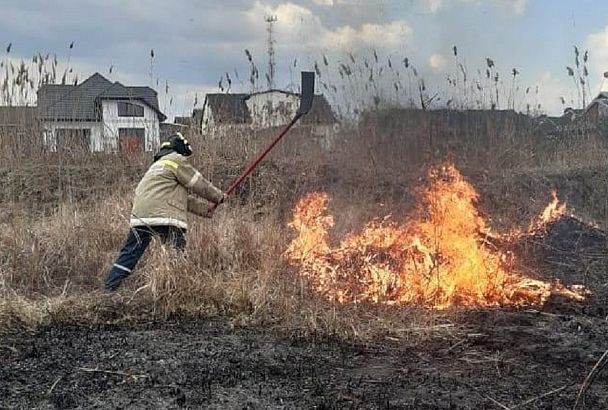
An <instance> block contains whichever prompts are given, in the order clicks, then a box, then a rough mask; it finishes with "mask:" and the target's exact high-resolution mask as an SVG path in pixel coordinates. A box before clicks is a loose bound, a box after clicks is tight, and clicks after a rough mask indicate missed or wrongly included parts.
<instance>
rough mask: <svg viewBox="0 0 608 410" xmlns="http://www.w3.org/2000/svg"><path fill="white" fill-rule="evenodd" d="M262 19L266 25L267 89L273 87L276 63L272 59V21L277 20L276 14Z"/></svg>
mask: <svg viewBox="0 0 608 410" xmlns="http://www.w3.org/2000/svg"><path fill="white" fill-rule="evenodd" d="M264 21H265V22H266V24H267V25H268V27H267V29H266V31H267V32H268V44H267V47H268V73H267V74H266V80H267V81H268V89H273V88H274V73H275V65H276V64H275V61H274V23H276V21H277V16H266V17H264Z"/></svg>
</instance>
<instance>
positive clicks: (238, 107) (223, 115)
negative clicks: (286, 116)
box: [193, 90, 337, 125]
mask: <svg viewBox="0 0 608 410" xmlns="http://www.w3.org/2000/svg"><path fill="white" fill-rule="evenodd" d="M271 92H279V93H282V94H287V95H293V96H298V94H295V93H292V92H289V91H283V90H268V91H263V92H258V93H254V94H207V96H206V98H205V107H204V109H208V108H209V109H211V110H212V112H213V119H214V121H215V122H216V123H220V124H221V123H224V124H250V123H251V113H250V112H249V108H248V107H247V103H246V100H247V99H248V98H250V97H251V96H254V95H259V94H266V93H271ZM196 111H197V110H195V112H194V114H193V115H194V116H195V115H196ZM201 115H202V113H201ZM336 122H337V120H336V117H335V115H334V112H333V110H332V109H331V106H330V105H329V102H328V101H327V99H326V98H325V96H323V95H315V96H314V99H313V103H312V108H311V110H310V112H309V113H308V115H306V116H305V117H304V118H302V124H309V125H313V124H324V125H327V124H335V123H336Z"/></svg>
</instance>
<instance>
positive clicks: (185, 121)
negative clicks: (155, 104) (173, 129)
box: [173, 117, 193, 126]
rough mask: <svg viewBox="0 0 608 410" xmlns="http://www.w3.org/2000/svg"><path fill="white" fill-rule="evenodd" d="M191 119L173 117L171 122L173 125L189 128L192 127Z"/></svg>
mask: <svg viewBox="0 0 608 410" xmlns="http://www.w3.org/2000/svg"><path fill="white" fill-rule="evenodd" d="M192 120H193V118H192V117H175V119H174V120H173V123H174V124H178V125H185V126H190V125H192Z"/></svg>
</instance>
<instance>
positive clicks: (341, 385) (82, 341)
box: [0, 310, 608, 409]
mask: <svg viewBox="0 0 608 410" xmlns="http://www.w3.org/2000/svg"><path fill="white" fill-rule="evenodd" d="M452 319H453V322H452V323H453V324H454V325H455V326H457V328H458V329H460V330H458V331H455V332H454V333H453V337H450V338H446V337H436V338H431V339H429V340H426V341H425V342H421V341H420V340H418V341H414V339H412V341H406V339H405V338H402V337H400V336H399V334H394V335H393V336H391V337H387V338H386V339H385V340H377V341H375V342H373V343H369V344H365V345H362V344H350V343H345V342H340V341H335V340H307V339H294V338H292V337H286V336H280V335H277V334H276V333H263V332H260V331H259V330H256V331H253V330H248V329H235V328H233V327H231V326H230V325H229V323H227V322H226V321H222V320H196V321H180V322H179V323H156V324H155V323H147V324H146V323H139V324H134V325H130V326H129V327H119V326H84V325H67V324H63V325H56V326H49V327H45V328H41V329H39V330H37V331H35V332H33V333H29V334H24V333H21V334H19V335H13V336H8V337H5V338H4V339H5V340H3V341H2V343H0V345H1V347H0V408H18V409H22V408H41V409H55V408H57V409H67V408H81V409H89V408H99V409H101V408H134V409H148V408H158V409H170V408H215V409H265V408H277V409H281V408H286V409H287V408H290V409H291V408H319V409H323V408H325V409H328V408H340V409H342V408H345V409H387V408H400V409H499V408H501V407H500V405H499V404H497V403H501V404H502V405H503V406H506V408H511V409H514V408H517V409H566V408H572V405H573V403H574V400H575V397H576V394H577V390H578V389H579V388H580V384H581V383H582V381H583V380H584V378H585V375H586V374H587V372H588V371H589V370H590V369H591V368H592V367H593V365H594V364H595V362H596V361H597V360H598V358H599V357H600V356H601V354H602V353H603V351H604V350H606V349H608V338H607V336H608V325H607V324H606V322H605V320H604V319H603V318H599V317H587V316H584V315H581V314H560V313H556V312H553V313H549V312H536V311H519V312H514V311H500V310H495V311H478V312H470V311H469V312H466V311H463V312H459V313H454V314H452ZM106 371H107V372H106ZM109 372H115V373H109ZM53 386H54V387H53ZM559 388H563V389H562V390H560V391H559V392H556V393H553V394H550V395H548V396H546V397H544V398H541V399H538V400H535V401H533V402H531V403H529V404H526V405H523V406H522V405H521V404H522V403H525V402H526V401H527V400H530V399H533V398H535V397H537V396H541V395H543V394H545V393H548V392H551V391H553V390H555V389H559ZM518 405H519V407H517V406H518ZM586 405H587V407H586V408H587V409H602V408H608V374H600V376H599V377H598V379H597V380H596V381H595V383H594V384H593V385H592V387H591V389H590V390H589V391H588V393H587V396H586ZM502 408H505V407H502Z"/></svg>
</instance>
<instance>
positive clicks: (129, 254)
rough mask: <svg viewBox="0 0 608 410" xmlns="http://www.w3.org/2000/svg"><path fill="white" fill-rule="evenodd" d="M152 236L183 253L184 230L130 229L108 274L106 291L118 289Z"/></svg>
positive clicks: (151, 227)
mask: <svg viewBox="0 0 608 410" xmlns="http://www.w3.org/2000/svg"><path fill="white" fill-rule="evenodd" d="M154 236H158V237H160V239H161V241H162V242H163V243H170V244H171V245H172V246H173V247H175V249H177V250H180V251H183V250H184V249H185V247H186V230H185V229H181V228H177V227H175V226H165V225H157V226H142V227H137V228H131V229H130V230H129V235H128V236H127V240H126V241H125V243H124V245H123V246H122V249H121V250H120V253H119V254H118V258H116V262H114V265H112V268H111V269H110V271H109V272H108V276H107V278H106V289H107V290H116V289H118V287H119V286H120V284H121V282H122V281H123V280H124V279H125V278H127V277H128V276H129V275H130V274H131V273H132V272H133V270H134V269H135V265H137V262H139V260H140V259H141V257H142V256H143V255H144V252H145V251H146V248H147V247H148V245H150V241H151V240H152V237H154Z"/></svg>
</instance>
